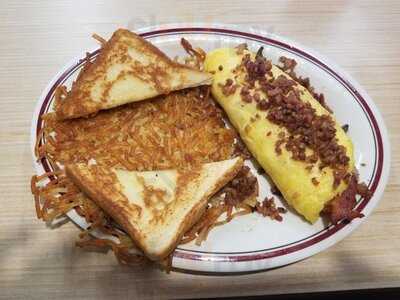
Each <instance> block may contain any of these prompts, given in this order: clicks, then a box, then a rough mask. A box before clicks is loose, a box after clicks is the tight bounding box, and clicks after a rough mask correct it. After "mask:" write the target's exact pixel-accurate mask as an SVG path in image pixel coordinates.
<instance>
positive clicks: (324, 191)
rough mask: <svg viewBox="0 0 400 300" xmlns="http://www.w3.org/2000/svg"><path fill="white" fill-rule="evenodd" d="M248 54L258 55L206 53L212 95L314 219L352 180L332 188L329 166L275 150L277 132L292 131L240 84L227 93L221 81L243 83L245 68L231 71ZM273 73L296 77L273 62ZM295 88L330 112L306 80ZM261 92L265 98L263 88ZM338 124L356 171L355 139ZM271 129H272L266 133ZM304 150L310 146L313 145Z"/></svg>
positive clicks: (289, 196)
mask: <svg viewBox="0 0 400 300" xmlns="http://www.w3.org/2000/svg"><path fill="white" fill-rule="evenodd" d="M246 54H250V55H251V57H252V58H254V57H255V54H254V53H251V52H249V51H247V50H244V51H242V53H238V51H237V49H234V48H220V49H216V50H214V51H211V52H210V53H208V54H207V57H206V60H205V70H206V71H207V72H211V73H213V74H214V75H213V83H212V95H213V96H214V98H215V99H216V100H217V101H218V102H219V104H220V105H221V106H222V107H223V109H224V110H225V112H226V113H227V115H228V117H229V120H230V121H231V123H232V124H233V126H234V127H235V128H236V130H237V131H238V132H239V134H240V136H241V138H242V139H243V141H244V143H245V144H246V145H247V147H248V149H249V151H250V152H251V153H252V154H253V156H254V157H255V159H256V160H257V161H258V162H259V163H260V165H261V166H262V167H263V168H264V170H265V171H266V172H267V173H268V175H269V176H270V177H271V178H272V180H273V181H274V183H275V184H276V186H277V187H278V188H279V190H280V191H281V193H282V195H283V196H284V198H285V199H286V201H287V202H288V203H289V204H290V205H291V206H292V207H293V208H294V209H295V210H296V211H297V212H298V213H299V214H301V215H303V216H304V218H305V219H306V220H308V221H309V222H311V223H314V222H315V221H316V220H317V219H318V217H319V215H320V213H321V211H322V210H323V209H324V206H325V205H326V204H327V203H328V202H329V201H330V200H332V199H333V198H334V197H335V196H337V195H339V194H340V193H342V192H343V191H344V190H345V189H346V188H347V186H348V185H347V184H346V183H345V182H343V181H341V183H340V184H339V186H338V187H336V188H333V182H334V176H333V169H332V168H330V167H325V168H323V169H322V170H320V169H319V167H318V163H319V162H317V163H316V164H313V166H312V168H311V169H310V168H307V166H308V167H309V166H310V164H309V163H306V162H304V161H298V160H294V159H293V158H292V154H291V153H290V152H288V151H287V150H286V149H285V147H282V153H281V154H280V155H278V154H277V153H276V151H275V144H276V142H277V141H278V140H279V137H278V134H279V133H281V132H285V133H286V134H287V135H288V131H287V130H286V129H285V128H284V127H282V126H278V125H276V124H274V123H272V122H270V121H269V120H268V119H267V118H266V115H267V112H265V111H261V110H259V109H257V107H256V103H254V101H253V102H252V103H246V102H244V101H243V100H242V99H241V95H240V88H237V89H236V91H235V92H234V93H233V94H230V95H226V94H224V93H223V90H222V86H223V85H224V84H225V83H226V81H227V79H232V80H233V82H234V84H237V85H239V87H240V86H243V83H244V76H245V74H244V73H245V71H244V70H243V71H239V72H242V73H243V74H237V73H236V74H234V73H233V72H232V71H233V70H234V69H235V68H236V67H237V66H238V65H240V63H241V61H242V58H243V56H244V55H246ZM271 72H272V75H273V77H274V78H277V77H278V76H280V75H284V76H286V77H287V78H288V79H292V78H290V76H289V75H287V74H286V73H285V72H283V71H282V70H281V69H279V68H278V67H277V66H274V65H273V66H272V69H271ZM235 75H238V76H235ZM235 77H236V78H235ZM294 88H295V89H297V90H298V91H299V92H300V99H301V101H304V102H309V103H310V104H311V106H312V107H313V108H314V109H315V111H316V114H317V115H325V114H330V112H328V111H327V110H326V109H325V108H324V107H323V106H322V105H321V104H320V103H319V102H318V101H317V100H316V99H315V98H314V97H313V96H312V94H311V93H310V92H309V91H308V90H307V89H306V88H304V87H303V86H302V85H300V84H296V85H295V86H294ZM260 94H262V95H263V96H264V97H265V98H267V95H266V94H264V93H263V92H262V91H260ZM330 115H331V114H330ZM332 118H333V116H332ZM335 123H336V124H335V128H336V138H337V140H338V141H337V143H338V144H339V145H343V146H344V147H345V148H346V155H347V156H348V157H349V159H350V161H349V163H348V165H347V172H349V173H352V172H353V171H354V157H353V145H352V142H351V140H350V139H349V137H348V136H347V135H346V133H345V132H344V131H343V129H342V128H341V126H340V125H339V124H338V122H336V121H335ZM267 132H270V134H269V136H268V137H267V136H266V133H267ZM306 151H311V149H307V150H306ZM312 178H315V179H316V180H317V181H318V182H319V184H318V185H315V184H313V182H312Z"/></svg>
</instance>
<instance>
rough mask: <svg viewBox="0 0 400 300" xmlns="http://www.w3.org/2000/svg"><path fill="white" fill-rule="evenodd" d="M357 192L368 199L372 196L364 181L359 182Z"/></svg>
mask: <svg viewBox="0 0 400 300" xmlns="http://www.w3.org/2000/svg"><path fill="white" fill-rule="evenodd" d="M357 194H359V195H360V196H361V197H363V198H366V199H369V198H371V196H372V193H371V191H370V190H369V188H368V186H367V185H366V184H365V183H364V182H362V183H358V184H357Z"/></svg>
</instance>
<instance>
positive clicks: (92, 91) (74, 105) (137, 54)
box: [55, 29, 211, 119]
mask: <svg viewBox="0 0 400 300" xmlns="http://www.w3.org/2000/svg"><path fill="white" fill-rule="evenodd" d="M210 81H211V76H210V74H208V73H206V72H202V71H199V70H196V69H194V68H191V67H188V66H186V65H181V64H179V63H177V62H175V61H173V60H171V59H170V58H168V57H167V56H166V55H165V54H164V53H162V52H161V51H160V50H159V49H158V48H156V47H154V46H153V45H152V44H151V43H149V42H148V41H146V40H144V39H143V38H141V37H140V36H138V35H136V34H135V33H133V32H130V31H128V30H124V29H119V30H117V31H116V32H115V33H114V34H113V36H112V37H111V39H110V40H109V41H108V42H104V44H103V45H102V48H101V50H100V53H99V55H98V56H97V57H96V58H95V59H94V61H93V62H91V61H90V60H88V61H87V63H86V65H85V68H84V69H83V70H82V72H81V73H80V74H79V76H78V78H77V80H76V82H75V83H74V84H73V85H72V88H71V90H70V91H69V92H68V93H66V94H65V96H63V97H62V98H61V99H60V100H59V101H58V102H57V103H56V107H55V110H56V112H57V116H58V118H59V119H72V118H77V117H82V116H88V115H89V114H93V113H96V112H98V111H99V110H102V109H109V108H112V107H116V106H120V105H123V104H126V103H129V102H135V101H140V100H144V99H149V98H152V97H155V96H158V95H163V94H168V93H170V92H171V91H176V90H181V89H185V88H191V87H196V86H200V85H204V84H209V83H210Z"/></svg>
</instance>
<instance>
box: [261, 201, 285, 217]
mask: <svg viewBox="0 0 400 300" xmlns="http://www.w3.org/2000/svg"><path fill="white" fill-rule="evenodd" d="M274 200H275V199H274V197H271V198H268V197H266V198H265V199H264V201H263V202H262V203H261V204H260V203H259V202H258V203H257V204H256V211H257V212H258V213H260V214H262V215H263V216H264V217H267V216H268V217H270V218H271V219H272V220H276V221H279V222H281V221H282V220H283V218H282V216H281V215H280V214H282V213H285V212H286V209H285V208H283V207H276V204H275V201H274Z"/></svg>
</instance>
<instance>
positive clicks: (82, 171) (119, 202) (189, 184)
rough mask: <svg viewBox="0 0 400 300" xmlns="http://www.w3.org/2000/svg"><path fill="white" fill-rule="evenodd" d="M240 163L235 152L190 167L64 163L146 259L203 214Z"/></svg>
mask: <svg viewBox="0 0 400 300" xmlns="http://www.w3.org/2000/svg"><path fill="white" fill-rule="evenodd" d="M242 166H243V160H242V159H241V158H239V157H237V158H233V159H229V160H224V161H219V162H212V163H207V164H203V165H200V166H199V167H196V168H194V169H193V168H192V169H190V170H181V169H172V170H162V171H145V172H136V171H126V170H119V169H109V168H104V167H100V166H98V165H92V166H88V165H87V164H74V165H67V166H66V172H67V175H68V176H69V177H70V178H71V179H72V180H73V182H74V183H75V184H76V185H77V186H78V187H79V188H80V189H81V190H82V191H83V192H84V193H86V194H87V195H88V196H89V197H90V198H91V199H92V200H93V201H94V202H96V203H97V204H98V205H99V206H100V207H101V208H102V209H103V210H104V211H106V212H107V213H108V214H109V215H110V216H111V217H112V218H113V219H114V220H115V221H116V222H117V223H118V224H119V225H120V226H121V227H122V228H123V229H124V230H125V231H126V232H127V233H128V234H129V235H130V236H131V238H132V239H133V240H134V242H135V243H136V245H137V246H138V247H139V248H141V250H142V251H143V252H144V253H145V255H146V256H147V257H148V258H150V259H151V260H156V261H159V260H162V259H164V258H165V257H167V256H168V255H169V254H170V253H171V252H172V251H173V250H174V249H175V248H176V246H177V245H178V243H179V242H180V240H181V239H182V237H183V234H184V233H185V232H186V231H187V230H189V229H190V228H191V227H192V226H193V224H194V223H195V222H196V221H197V220H198V219H199V218H200V217H201V216H202V214H203V213H204V211H205V208H206V206H207V203H208V200H209V199H210V197H211V196H212V195H213V194H214V193H216V192H217V191H218V190H219V189H221V188H222V187H223V186H224V185H225V184H226V183H228V182H229V181H230V180H232V179H233V178H234V177H235V176H236V174H237V173H238V172H239V170H240V169H241V167H242Z"/></svg>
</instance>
